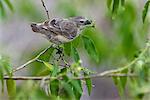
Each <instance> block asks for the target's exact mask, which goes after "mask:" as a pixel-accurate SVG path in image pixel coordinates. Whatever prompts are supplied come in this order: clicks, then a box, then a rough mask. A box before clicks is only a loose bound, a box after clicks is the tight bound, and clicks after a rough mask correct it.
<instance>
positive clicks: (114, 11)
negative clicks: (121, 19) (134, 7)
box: [112, 0, 119, 15]
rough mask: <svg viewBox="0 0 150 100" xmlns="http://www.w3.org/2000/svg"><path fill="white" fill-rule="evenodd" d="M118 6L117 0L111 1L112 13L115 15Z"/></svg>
mask: <svg viewBox="0 0 150 100" xmlns="http://www.w3.org/2000/svg"><path fill="white" fill-rule="evenodd" d="M118 8H119V0H114V2H113V8H112V13H113V14H114V15H115V14H116V13H117V11H118Z"/></svg>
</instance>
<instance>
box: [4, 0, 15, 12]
mask: <svg viewBox="0 0 150 100" xmlns="http://www.w3.org/2000/svg"><path fill="white" fill-rule="evenodd" d="M3 1H4V2H5V3H6V4H7V6H8V7H9V9H10V10H11V11H14V8H13V6H12V4H11V3H10V1H9V0H3Z"/></svg>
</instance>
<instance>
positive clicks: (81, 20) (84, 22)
mask: <svg viewBox="0 0 150 100" xmlns="http://www.w3.org/2000/svg"><path fill="white" fill-rule="evenodd" d="M70 19H71V20H72V21H74V22H75V23H76V24H77V27H79V28H84V27H86V26H92V27H93V25H92V21H91V20H89V19H87V18H85V17H82V16H77V17H72V18H70Z"/></svg>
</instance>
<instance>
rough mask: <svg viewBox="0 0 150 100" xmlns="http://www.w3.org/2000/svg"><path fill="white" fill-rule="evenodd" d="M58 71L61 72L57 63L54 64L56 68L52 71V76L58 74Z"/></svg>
mask: <svg viewBox="0 0 150 100" xmlns="http://www.w3.org/2000/svg"><path fill="white" fill-rule="evenodd" d="M58 72H59V68H58V66H57V65H54V69H53V71H52V74H51V76H52V77H55V76H57V73H58Z"/></svg>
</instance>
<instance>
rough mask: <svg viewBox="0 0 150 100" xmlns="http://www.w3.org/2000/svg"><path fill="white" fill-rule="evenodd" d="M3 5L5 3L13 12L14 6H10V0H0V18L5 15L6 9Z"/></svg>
mask: <svg viewBox="0 0 150 100" xmlns="http://www.w3.org/2000/svg"><path fill="white" fill-rule="evenodd" d="M5 5H7V7H8V8H9V9H10V10H11V11H12V12H13V11H14V8H13V6H12V3H11V2H10V0H0V12H1V14H0V18H4V17H6V11H5Z"/></svg>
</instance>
